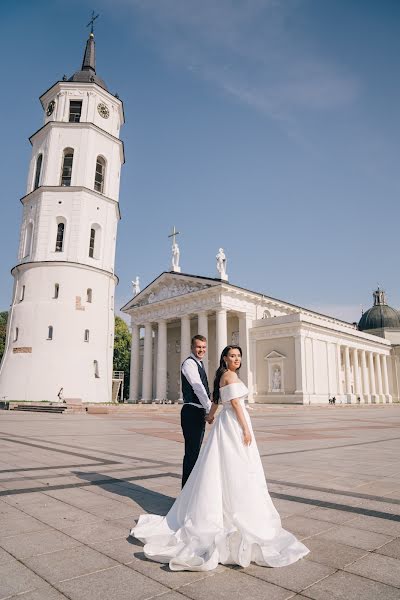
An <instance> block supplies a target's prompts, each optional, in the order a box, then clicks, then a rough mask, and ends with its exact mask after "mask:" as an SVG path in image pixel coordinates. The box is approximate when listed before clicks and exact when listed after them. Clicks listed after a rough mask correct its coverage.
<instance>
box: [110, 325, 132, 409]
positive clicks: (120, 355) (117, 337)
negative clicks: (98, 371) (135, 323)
mask: <svg viewBox="0 0 400 600" xmlns="http://www.w3.org/2000/svg"><path fill="white" fill-rule="evenodd" d="M131 337H132V336H131V333H130V331H129V328H128V325H127V324H126V323H125V321H124V320H123V319H121V317H115V334H114V361H113V369H114V371H124V396H125V398H128V397H129V371H130V364H131Z"/></svg>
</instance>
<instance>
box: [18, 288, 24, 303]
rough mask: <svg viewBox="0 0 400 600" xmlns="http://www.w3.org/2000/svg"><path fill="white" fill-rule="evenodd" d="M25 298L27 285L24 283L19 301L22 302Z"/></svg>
mask: <svg viewBox="0 0 400 600" xmlns="http://www.w3.org/2000/svg"><path fill="white" fill-rule="evenodd" d="M24 298H25V286H24V285H23V286H22V288H21V295H20V297H19V301H20V302H22V300H23V299H24Z"/></svg>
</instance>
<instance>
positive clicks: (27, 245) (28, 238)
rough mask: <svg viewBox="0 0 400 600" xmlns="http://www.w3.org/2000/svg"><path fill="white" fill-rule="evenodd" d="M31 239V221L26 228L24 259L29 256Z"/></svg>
mask: <svg viewBox="0 0 400 600" xmlns="http://www.w3.org/2000/svg"><path fill="white" fill-rule="evenodd" d="M32 237H33V223H32V221H31V222H30V223H28V225H27V227H26V233H25V248H24V258H26V257H27V256H29V255H30V253H31V251H32Z"/></svg>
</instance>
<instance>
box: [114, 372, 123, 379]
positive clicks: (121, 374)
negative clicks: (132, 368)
mask: <svg viewBox="0 0 400 600" xmlns="http://www.w3.org/2000/svg"><path fill="white" fill-rule="evenodd" d="M112 378H113V379H123V378H124V371H113V374H112Z"/></svg>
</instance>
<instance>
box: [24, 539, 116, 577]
mask: <svg viewBox="0 0 400 600" xmlns="http://www.w3.org/2000/svg"><path fill="white" fill-rule="evenodd" d="M23 562H24V564H25V565H26V566H27V567H29V568H30V569H32V571H35V573H37V574H38V575H40V576H41V577H44V578H45V579H46V580H47V581H49V582H50V583H53V582H56V581H62V580H64V579H70V578H72V577H78V576H79V575H84V574H86V573H91V572H93V571H98V570H100V569H107V568H109V567H112V566H114V565H115V561H113V560H112V559H111V558H109V557H107V556H104V555H102V554H100V553H99V552H96V551H95V550H93V549H92V548H88V547H86V546H78V547H76V548H69V549H68V550H61V551H58V552H52V553H51V554H42V555H40V556H34V557H31V558H26V559H23Z"/></svg>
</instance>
